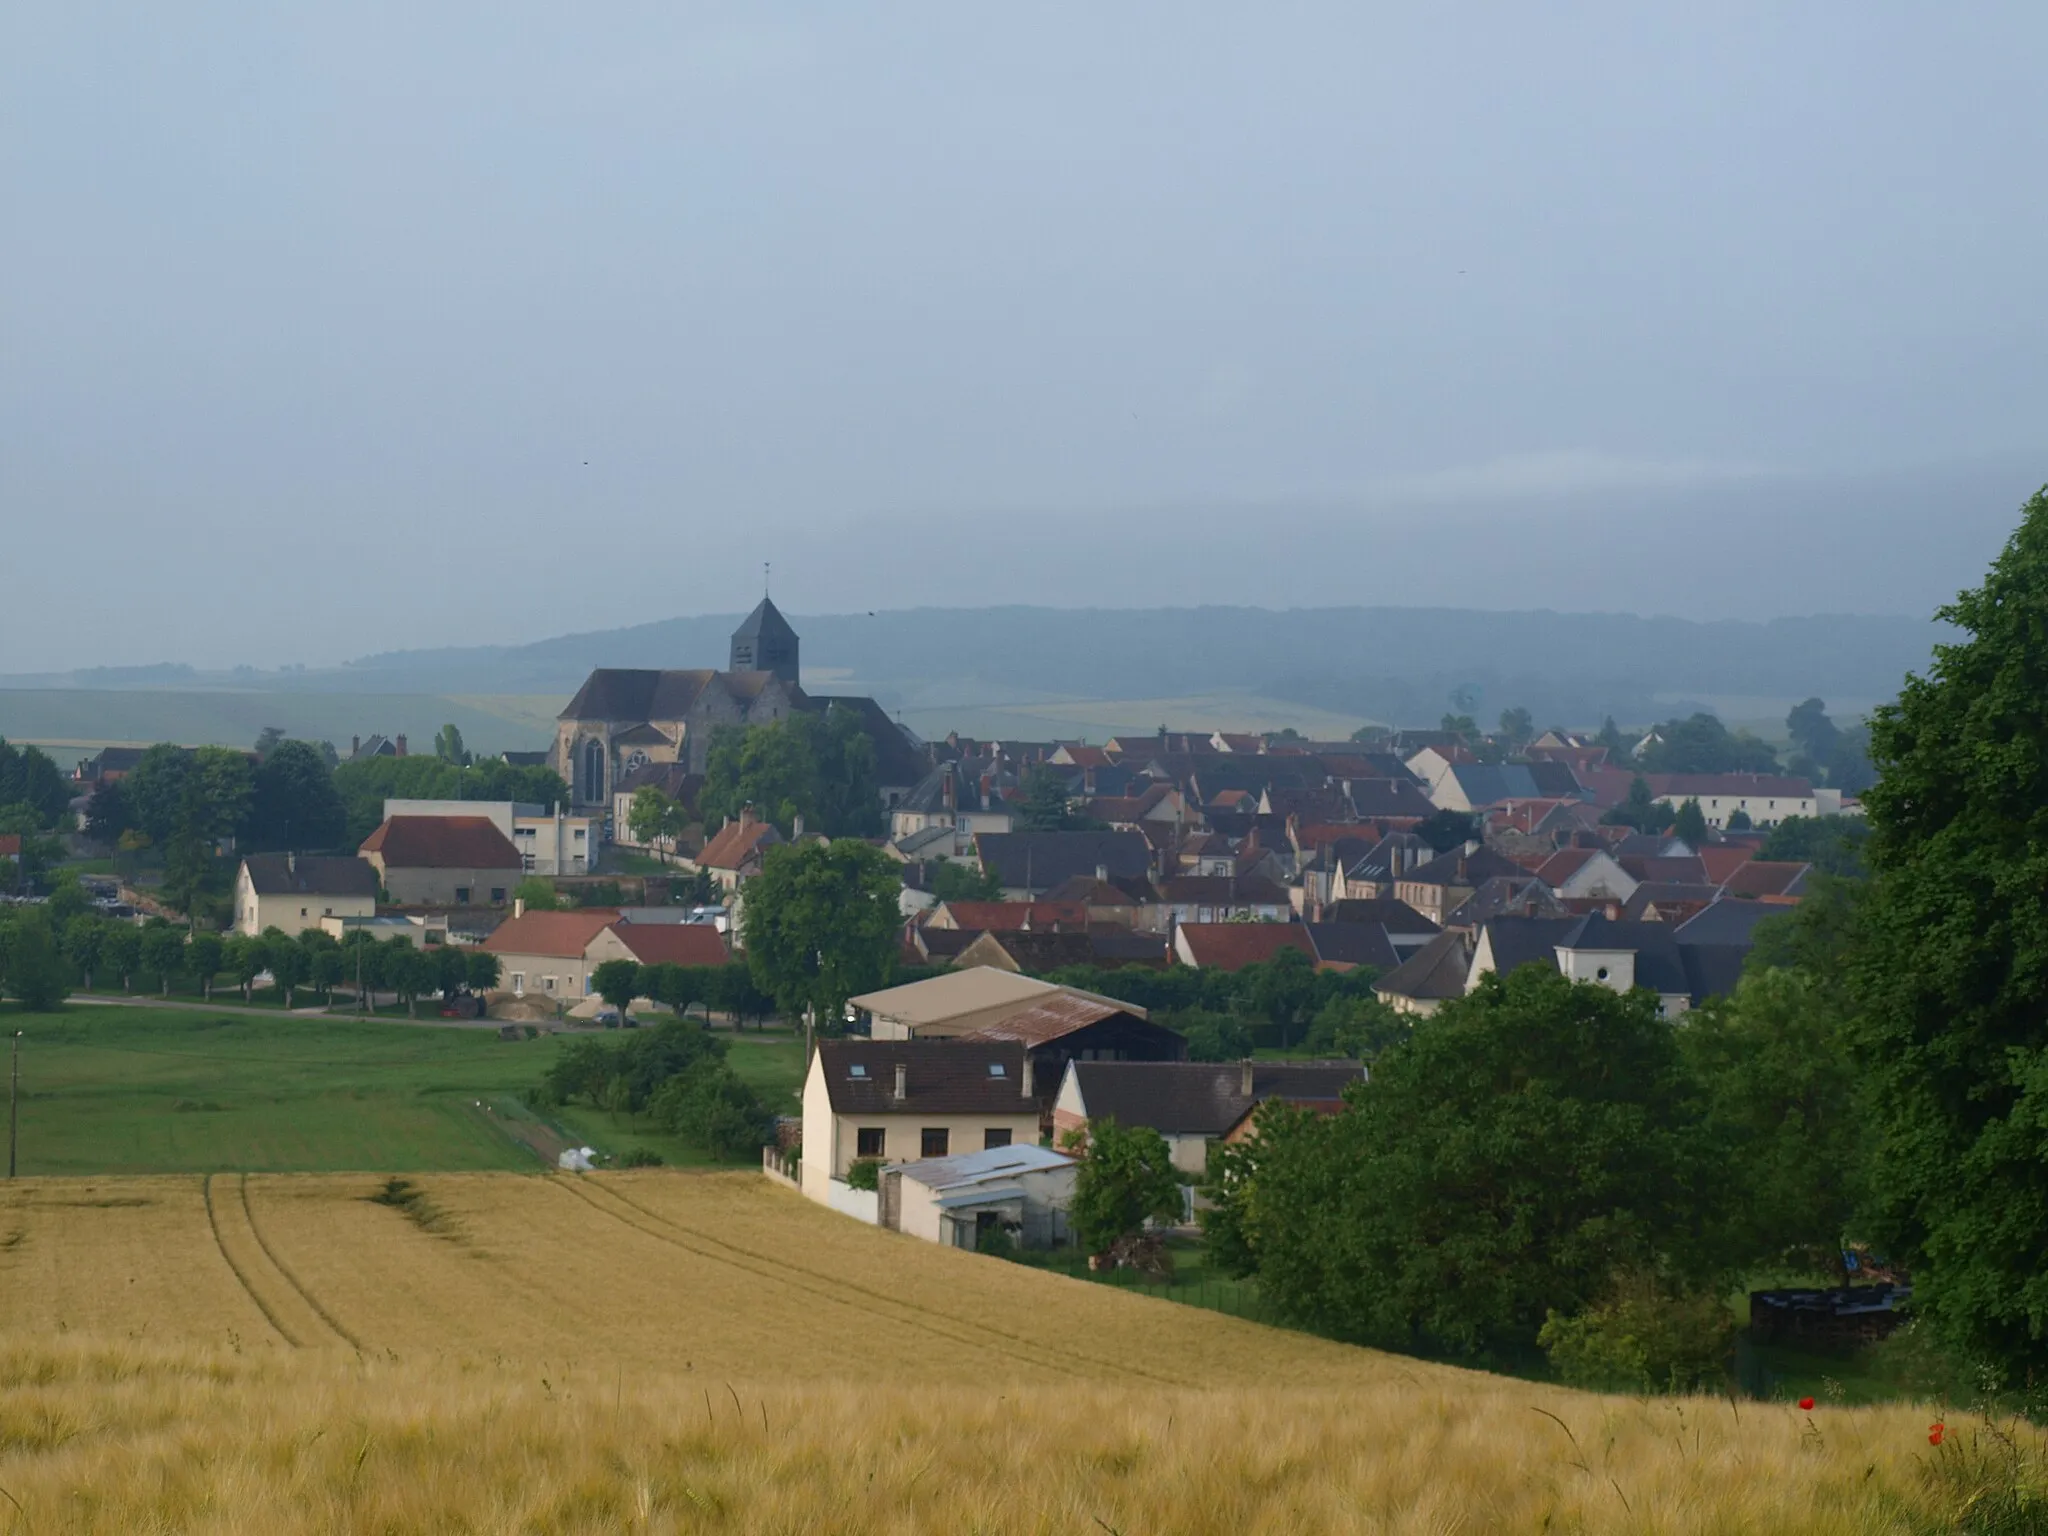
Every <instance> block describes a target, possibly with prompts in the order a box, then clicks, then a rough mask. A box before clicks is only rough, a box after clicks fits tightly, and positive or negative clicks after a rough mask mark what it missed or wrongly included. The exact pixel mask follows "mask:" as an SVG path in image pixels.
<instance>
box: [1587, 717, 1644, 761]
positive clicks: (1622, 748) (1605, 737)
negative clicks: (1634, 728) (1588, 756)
mask: <svg viewBox="0 0 2048 1536" xmlns="http://www.w3.org/2000/svg"><path fill="white" fill-rule="evenodd" d="M1593 740H1594V742H1595V744H1596V745H1599V746H1603V747H1605V748H1606V749H1607V756H1608V758H1609V759H1610V760H1611V761H1613V762H1614V763H1616V764H1617V765H1618V764H1619V763H1620V760H1621V759H1622V758H1624V757H1627V756H1628V753H1629V748H1630V747H1631V746H1632V745H1634V743H1632V742H1631V741H1630V740H1629V739H1628V737H1626V736H1624V735H1622V733H1621V727H1620V726H1618V725H1616V724H1615V723H1614V716H1612V715H1609V716H1608V717H1607V718H1606V719H1605V720H1602V721H1601V722H1600V734H1599V735H1597V736H1595V737H1594V738H1593Z"/></svg>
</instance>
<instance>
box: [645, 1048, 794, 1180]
mask: <svg viewBox="0 0 2048 1536" xmlns="http://www.w3.org/2000/svg"><path fill="white" fill-rule="evenodd" d="M647 1109H648V1113H649V1114H651V1115H652V1116H653V1117H654V1119H655V1120H656V1121H657V1122H658V1123H659V1124H660V1125H662V1126H663V1127H664V1128H665V1129H667V1130H668V1131H670V1132H672V1133H673V1134H675V1135H677V1136H679V1137H681V1138H682V1139H683V1140H684V1141H687V1142H689V1143H690V1144H691V1145H693V1146H696V1147H698V1148H700V1149H701V1150H703V1151H705V1152H708V1153H709V1154H710V1155H711V1156H712V1157H714V1158H717V1159H719V1160H721V1161H722V1160H724V1159H725V1158H728V1157H733V1156H735V1155H739V1154H746V1155H753V1154H757V1153H758V1152H759V1151H760V1150H761V1148H762V1147H764V1146H766V1145H767V1144H768V1142H769V1141H770V1140H771V1139H773V1136H774V1132H775V1122H774V1117H773V1116H771V1115H770V1114H769V1113H768V1111H767V1110H766V1109H765V1108H764V1107H763V1106H762V1103H761V1099H760V1095H758V1094H756V1093H755V1092H754V1090H753V1089H752V1088H750V1087H748V1086H747V1084H746V1083H745V1082H744V1081H743V1080H742V1079H741V1078H740V1076H739V1074H738V1073H736V1072H734V1071H733V1069H732V1068H731V1067H729V1066H727V1065H726V1064H725V1063H724V1062H723V1061H722V1060H719V1059H718V1058H717V1057H715V1056H714V1057H707V1058H706V1059H704V1060H703V1061H701V1062H699V1063H698V1064H697V1065H695V1066H693V1067H692V1068H690V1069H689V1070H688V1071H686V1072H683V1073H680V1074H678V1075H677V1076H674V1077H671V1078H668V1079H667V1080H666V1081H664V1082H663V1083H662V1084H661V1086H660V1087H658V1088H656V1089H655V1090H654V1092H653V1093H652V1094H651V1095H650V1096H649V1098H648V1101H647Z"/></svg>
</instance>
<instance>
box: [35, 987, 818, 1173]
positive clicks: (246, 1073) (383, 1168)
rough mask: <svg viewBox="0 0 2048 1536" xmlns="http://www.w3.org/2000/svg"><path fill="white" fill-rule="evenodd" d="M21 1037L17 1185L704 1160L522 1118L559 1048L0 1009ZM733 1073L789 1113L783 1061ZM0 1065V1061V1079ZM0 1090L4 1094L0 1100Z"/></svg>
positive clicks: (434, 1028) (668, 1141) (370, 1031)
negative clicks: (538, 1141)
mask: <svg viewBox="0 0 2048 1536" xmlns="http://www.w3.org/2000/svg"><path fill="white" fill-rule="evenodd" d="M17 1029H18V1030H20V1031H21V1032H22V1040H21V1097H20V1128H19V1138H20V1140H19V1154H18V1164H17V1167H18V1171H19V1172H20V1173H22V1174H23V1175H30V1174H115V1173H198V1172H215V1171H228V1170H242V1171H247V1172H264V1173H283V1172H346V1171H365V1172H392V1173H399V1172H433V1171H455V1170H465V1169H488V1168H502V1169H515V1170H516V1169H529V1170H530V1169H535V1168H538V1167H540V1166H541V1160H540V1158H539V1156H538V1155H537V1154H536V1153H535V1152H534V1151H533V1150H531V1149H530V1148H529V1146H528V1145H526V1144H525V1143H523V1142H522V1141H520V1140H519V1139H517V1137H515V1136H514V1135H513V1134H511V1133H510V1132H509V1131H508V1129H507V1125H508V1123H520V1124H525V1125H527V1126H532V1125H533V1124H534V1122H535V1121H536V1120H538V1121H540V1122H541V1123H542V1124H543V1125H546V1126H548V1127H550V1128H552V1129H555V1130H559V1131H561V1132H565V1133H566V1135H567V1137H568V1139H573V1140H576V1141H581V1142H585V1143H587V1144H589V1145H591V1146H593V1147H596V1148H598V1149H599V1150H600V1151H608V1152H626V1151H630V1150H633V1149H634V1148H645V1149H647V1150H649V1151H653V1152H656V1153H658V1154H660V1155H661V1156H662V1157H663V1158H664V1159H665V1160H666V1161H668V1162H670V1163H675V1164H684V1165H687V1164H693V1163H703V1162H704V1161H705V1159H704V1157H703V1156H702V1155H701V1154H699V1153H696V1152H694V1151H693V1150H692V1149H690V1148H688V1147H686V1146H684V1145H682V1144H681V1143H680V1142H677V1141H676V1140H675V1139H674V1138H673V1137H670V1136H667V1135H666V1134H664V1133H663V1132H661V1131H660V1130H659V1129H657V1128H655V1127H653V1126H650V1125H648V1124H646V1123H645V1122H644V1121H641V1120H640V1119H638V1117H634V1116H617V1117H615V1116H612V1115H609V1114H606V1113H603V1112H601V1111H597V1110H593V1109H589V1108H584V1107H577V1108H573V1109H568V1110H561V1111H554V1112H551V1113H549V1114H548V1115H546V1116H539V1117H537V1116H535V1115H534V1114H533V1113H532V1112H531V1111H530V1110H529V1109H528V1107H527V1102H528V1096H529V1093H530V1090H531V1089H532V1087H533V1085H534V1083H535V1082H536V1081H537V1080H538V1079H539V1077H540V1075H541V1074H542V1073H543V1072H545V1071H546V1070H547V1068H548V1065H549V1064H550V1063H551V1062H552V1061H553V1060H554V1058H555V1056H556V1054H557V1053H558V1052H559V1051H560V1050H561V1049H562V1047H563V1045H564V1044H565V1043H566V1038H565V1037H563V1036H559V1035H543V1036H541V1037H540V1038H538V1039H533V1040H519V1041H507V1040H501V1039H499V1038H498V1035H497V1032H496V1031H495V1030H487V1029H473V1028H472V1029H460V1028H452V1027H446V1026H440V1025H424V1024H422V1025H412V1024H396V1023H381V1022H377V1021H365V1020H358V1019H351V1018H347V1017H345V1016H341V1015H336V1016H333V1017H309V1016H304V1015H298V1016H279V1017H277V1018H264V1017H261V1016H258V1015H252V1014H230V1013H226V1012H219V1011H214V1010H210V1009H207V1008H205V1007H193V1008H189V1009H186V1008H134V1007H117V1006H90V1005H79V1006H70V1007H67V1008H65V1009H64V1010H63V1011H61V1012H59V1013H54V1014H33V1013H22V1012H18V1011H16V1010H14V1009H12V1008H0V1033H4V1035H6V1036H10V1037H11V1036H12V1035H13V1033H14V1031H15V1030H17ZM726 1038H727V1040H728V1043H729V1046H730V1057H729V1059H730V1060H731V1061H732V1063H733V1066H734V1069H735V1070H736V1071H738V1072H739V1073H740V1074H741V1075H742V1076H743V1077H745V1078H746V1079H747V1080H748V1081H749V1082H751V1083H752V1084H753V1085H754V1086H755V1088H756V1089H757V1090H758V1091H759V1092H760V1093H761V1095H762V1097H763V1099H764V1100H766V1101H767V1102H768V1103H769V1106H770V1107H771V1108H772V1109H775V1110H776V1111H777V1112H778V1113H784V1114H790V1113H794V1112H795V1099H794V1097H793V1094H794V1090H795V1088H796V1085H797V1081H798V1078H799V1076H800V1074H801V1070H802V1060H801V1058H802V1051H803V1047H802V1045H801V1043H800V1042H799V1041H797V1040H795V1039H792V1038H791V1037H789V1036H786V1035H768V1036H752V1035H748V1036H741V1037H738V1038H734V1037H731V1036H727V1037H726ZM4 1067H5V1062H4V1060H0V1069H4ZM0 1086H4V1085H0Z"/></svg>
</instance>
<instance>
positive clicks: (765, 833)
mask: <svg viewBox="0 0 2048 1536" xmlns="http://www.w3.org/2000/svg"><path fill="white" fill-rule="evenodd" d="M781 841H782V835H781V834H780V833H778V832H777V831H776V830H775V825H774V823H773V822H767V821H746V820H741V821H729V822H727V823H726V824H725V825H724V826H722V827H720V828H719V829H718V831H717V832H716V833H715V834H714V835H713V836H712V838H711V841H709V842H708V843H706V844H705V845H704V851H703V852H702V853H700V854H698V855H697V857H696V859H695V860H694V862H695V864H696V865H697V867H698V868H699V869H738V868H740V867H741V866H742V865H744V864H745V863H746V862H747V860H748V859H749V858H751V857H752V856H753V855H754V852H755V851H756V850H757V849H758V848H760V846H761V845H762V844H763V843H764V842H777V843H779V842H781Z"/></svg>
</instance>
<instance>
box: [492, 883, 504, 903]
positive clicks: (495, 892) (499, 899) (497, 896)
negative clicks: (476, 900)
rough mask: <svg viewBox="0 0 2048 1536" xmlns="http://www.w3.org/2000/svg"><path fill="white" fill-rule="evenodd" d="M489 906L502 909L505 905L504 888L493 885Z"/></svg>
mask: <svg viewBox="0 0 2048 1536" xmlns="http://www.w3.org/2000/svg"><path fill="white" fill-rule="evenodd" d="M491 905H492V906H494V907H502V906H503V905H505V887H503V886H502V885H494V886H492V887H491Z"/></svg>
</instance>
